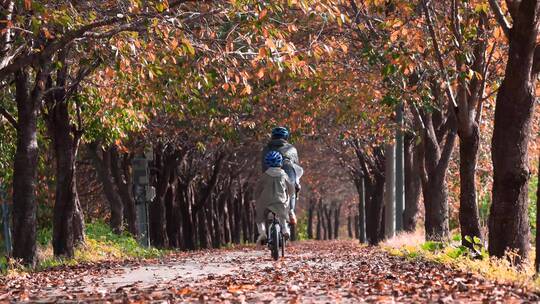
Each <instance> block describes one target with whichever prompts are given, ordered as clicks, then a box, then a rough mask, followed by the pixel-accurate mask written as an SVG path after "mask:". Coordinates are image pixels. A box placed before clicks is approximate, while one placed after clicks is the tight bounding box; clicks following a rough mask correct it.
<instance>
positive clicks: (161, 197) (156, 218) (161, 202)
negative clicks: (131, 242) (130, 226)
mask: <svg viewBox="0 0 540 304" xmlns="http://www.w3.org/2000/svg"><path fill="white" fill-rule="evenodd" d="M155 164H156V166H157V167H158V168H159V171H158V173H157V176H156V197H155V198H154V201H153V202H152V203H151V204H150V206H149V210H148V213H149V222H150V242H151V243H152V245H153V246H155V247H158V248H166V247H168V246H169V239H168V238H167V217H166V208H165V196H166V195H167V189H168V188H169V180H170V177H171V172H172V170H173V169H174V167H175V165H176V163H175V161H174V156H173V155H172V152H171V151H169V149H165V151H163V149H162V147H160V146H159V147H157V148H156V160H155Z"/></svg>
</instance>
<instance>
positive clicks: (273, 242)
mask: <svg viewBox="0 0 540 304" xmlns="http://www.w3.org/2000/svg"><path fill="white" fill-rule="evenodd" d="M269 214H272V217H270V216H269V221H268V229H266V231H267V233H268V235H267V242H268V243H267V245H268V249H270V253H271V255H272V258H273V259H274V260H275V261H277V260H278V259H279V253H280V251H281V256H282V257H284V256H285V243H286V240H285V237H284V236H283V232H282V231H283V227H281V224H280V223H279V221H278V219H277V216H276V214H275V213H274V212H272V211H269Z"/></svg>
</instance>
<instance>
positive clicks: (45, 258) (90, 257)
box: [0, 221, 168, 273]
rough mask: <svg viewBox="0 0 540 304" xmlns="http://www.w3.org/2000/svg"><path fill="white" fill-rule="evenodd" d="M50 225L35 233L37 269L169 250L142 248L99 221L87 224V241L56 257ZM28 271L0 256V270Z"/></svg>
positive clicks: (151, 254)
mask: <svg viewBox="0 0 540 304" xmlns="http://www.w3.org/2000/svg"><path fill="white" fill-rule="evenodd" d="M51 240H52V231H51V229H47V228H45V229H41V230H39V231H38V233H37V242H38V260H39V263H38V265H37V267H36V270H43V269H47V268H52V267H58V266H64V265H65V266H69V265H77V264H79V263H85V262H99V261H106V260H127V259H145V258H156V257H160V256H163V255H164V254H166V253H168V251H167V250H160V249H156V248H145V247H142V246H140V245H139V243H138V242H137V240H136V239H135V238H134V237H133V236H131V235H130V234H129V233H123V234H121V235H117V234H114V233H113V232H112V230H111V229H110V227H109V226H108V225H107V224H105V223H104V222H101V221H96V222H93V223H88V224H87V225H86V242H85V244H84V245H81V246H79V247H78V248H77V249H76V250H75V256H74V257H73V258H72V259H65V258H56V257H54V255H53V249H52V245H51ZM11 271H13V272H21V271H31V270H30V269H25V268H23V267H21V266H20V265H17V264H16V263H14V262H13V261H10V260H8V259H6V258H5V257H3V256H0V272H1V273H7V272H11Z"/></svg>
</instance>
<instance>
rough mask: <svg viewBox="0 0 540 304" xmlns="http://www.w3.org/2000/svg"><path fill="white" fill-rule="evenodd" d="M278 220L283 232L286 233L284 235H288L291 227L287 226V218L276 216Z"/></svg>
mask: <svg viewBox="0 0 540 304" xmlns="http://www.w3.org/2000/svg"><path fill="white" fill-rule="evenodd" d="M278 221H279V224H280V225H281V227H282V228H283V234H286V235H288V236H290V235H291V229H290V228H289V224H288V223H287V220H286V219H283V218H281V217H280V218H278Z"/></svg>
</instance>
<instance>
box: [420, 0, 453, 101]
mask: <svg viewBox="0 0 540 304" xmlns="http://www.w3.org/2000/svg"><path fill="white" fill-rule="evenodd" d="M422 6H423V8H424V13H425V15H426V22H427V25H428V30H429V34H430V36H431V40H432V42H433V49H434V51H435V57H436V59H437V63H438V65H439V69H440V70H441V73H443V77H444V81H445V82H446V94H447V95H448V100H449V101H450V102H451V103H452V105H453V106H454V108H457V107H458V105H457V103H456V98H455V95H454V91H453V90H452V85H451V83H450V80H449V79H448V74H447V73H446V69H445V68H444V59H443V55H442V52H441V48H440V46H439V41H438V40H437V35H436V34H435V28H434V26H433V19H432V18H431V13H430V9H429V6H428V0H424V1H422Z"/></svg>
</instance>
